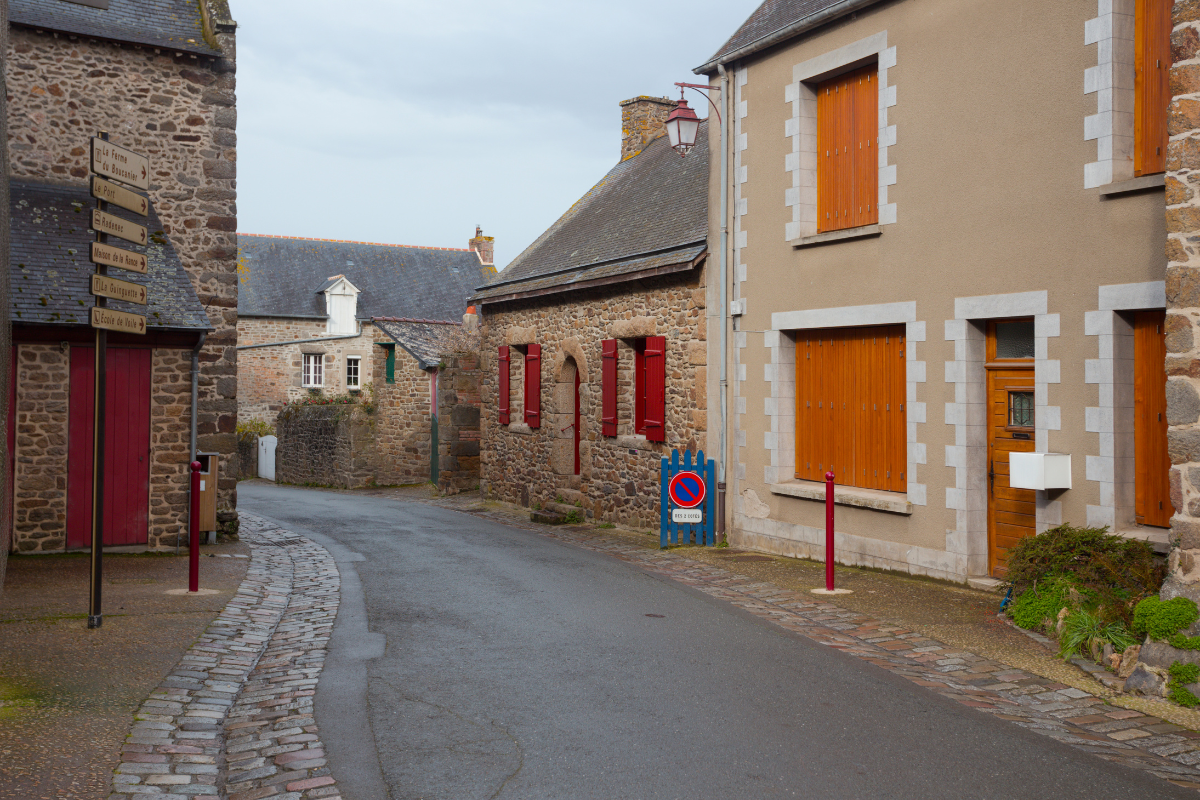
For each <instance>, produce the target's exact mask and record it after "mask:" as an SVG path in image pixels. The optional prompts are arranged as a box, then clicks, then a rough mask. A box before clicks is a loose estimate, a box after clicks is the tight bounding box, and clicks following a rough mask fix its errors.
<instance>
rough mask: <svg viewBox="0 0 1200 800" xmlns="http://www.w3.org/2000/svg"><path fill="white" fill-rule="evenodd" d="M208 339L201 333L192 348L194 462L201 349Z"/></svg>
mask: <svg viewBox="0 0 1200 800" xmlns="http://www.w3.org/2000/svg"><path fill="white" fill-rule="evenodd" d="M206 338H208V334H207V333H206V332H204V331H201V332H200V341H198V342H196V346H195V347H193V348H192V439H191V447H190V449H189V452H190V453H191V454H192V458H191V460H192V461H195V460H196V395H197V394H198V386H199V383H200V348H201V347H204V340H205V339H206Z"/></svg>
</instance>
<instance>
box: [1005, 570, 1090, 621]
mask: <svg viewBox="0 0 1200 800" xmlns="http://www.w3.org/2000/svg"><path fill="white" fill-rule="evenodd" d="M1073 588H1075V587H1074V583H1073V582H1072V581H1071V580H1070V579H1069V578H1064V577H1052V578H1049V579H1047V580H1045V581H1042V582H1041V583H1035V584H1034V585H1032V586H1030V587H1029V588H1028V589H1026V590H1025V591H1023V592H1022V593H1021V594H1019V595H1018V596H1017V599H1016V600H1014V601H1013V603H1012V605H1011V606H1009V607H1008V616H1009V618H1010V619H1011V620H1012V621H1013V622H1015V623H1016V624H1017V625H1018V626H1020V627H1022V628H1025V629H1026V630H1043V627H1044V626H1043V623H1044V622H1045V621H1046V620H1049V621H1050V622H1051V625H1053V623H1054V621H1055V618H1056V617H1057V616H1058V612H1059V609H1062V608H1065V607H1067V606H1069V605H1070V604H1071V602H1070V594H1071V589H1073Z"/></svg>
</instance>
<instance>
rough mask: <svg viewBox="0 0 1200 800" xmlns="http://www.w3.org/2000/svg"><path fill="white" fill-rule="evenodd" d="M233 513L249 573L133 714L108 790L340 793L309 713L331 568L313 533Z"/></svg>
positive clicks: (325, 634)
mask: <svg viewBox="0 0 1200 800" xmlns="http://www.w3.org/2000/svg"><path fill="white" fill-rule="evenodd" d="M240 517H241V526H242V527H241V535H242V540H243V541H245V542H247V543H248V544H249V545H250V547H251V550H252V552H253V556H252V560H251V562H250V566H249V568H248V570H247V572H246V577H245V579H244V580H243V581H242V585H241V586H240V587H238V592H237V595H236V596H235V597H234V598H233V599H232V600H230V601H229V604H228V605H226V607H225V609H224V610H223V611H222V612H221V614H220V616H218V617H217V619H215V620H214V621H213V623H212V624H211V625H210V626H209V627H208V629H207V630H205V632H204V633H203V634H202V635H201V636H200V638H199V639H198V640H197V642H196V644H195V645H193V646H192V648H191V649H190V650H189V651H188V652H187V654H186V655H185V656H184V657H183V658H182V659H181V660H180V662H179V664H178V665H177V666H176V667H175V669H174V670H172V672H171V674H170V675H168V676H167V677H166V678H165V679H164V680H163V682H162V684H161V685H160V686H159V688H158V689H157V690H155V691H154V692H153V693H152V694H151V695H150V697H149V699H147V700H146V702H145V703H143V704H142V707H141V709H140V710H139V711H138V713H137V714H136V715H135V717H134V724H133V729H132V732H131V733H130V735H129V737H128V739H127V740H126V743H125V745H124V747H123V748H122V757H121V764H120V766H119V767H117V769H116V771H115V773H114V775H113V793H112V794H111V795H110V797H109V800H134V799H135V798H144V797H147V796H151V797H154V798H158V799H159V800H190V799H192V798H194V799H195V800H218V799H220V800H225V799H226V798H228V800H259V798H271V797H278V798H281V800H282V798H287V800H300V799H301V798H317V797H320V798H327V799H328V800H337V798H338V790H337V786H336V784H335V782H334V779H333V778H332V777H331V776H330V774H329V768H328V767H327V766H326V764H325V757H324V756H325V753H324V748H323V747H322V745H321V741H320V738H319V737H318V733H317V726H316V722H315V720H314V718H313V697H314V695H315V693H316V692H315V690H316V684H317V679H318V677H319V675H320V672H321V666H322V664H323V663H324V659H325V648H326V645H327V643H328V641H329V636H330V633H331V632H332V630H333V622H334V618H335V617H336V616H337V608H338V588H339V577H338V572H337V567H336V566H335V564H334V561H333V558H332V557H331V556H330V555H329V553H328V552H326V550H325V548H323V547H320V546H319V545H317V544H314V543H313V542H311V541H310V540H308V539H305V538H303V537H300V536H297V535H296V534H294V533H292V532H291V531H287V530H283V529H280V528H277V527H276V526H275V525H273V524H271V523H268V522H266V521H265V520H263V519H261V518H259V517H256V516H253V515H249V514H245V513H243V514H241V515H240Z"/></svg>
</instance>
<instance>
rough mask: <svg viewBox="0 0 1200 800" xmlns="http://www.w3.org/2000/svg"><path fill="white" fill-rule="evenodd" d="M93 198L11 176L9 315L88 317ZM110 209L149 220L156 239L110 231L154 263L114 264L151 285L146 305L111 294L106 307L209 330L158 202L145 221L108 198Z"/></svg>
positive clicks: (44, 321) (57, 321) (155, 322)
mask: <svg viewBox="0 0 1200 800" xmlns="http://www.w3.org/2000/svg"><path fill="white" fill-rule="evenodd" d="M95 205H96V202H95V200H93V199H92V197H91V194H90V192H89V190H88V188H87V187H86V186H61V185H56V184H45V183H35V182H32V181H22V180H15V179H14V180H13V181H12V182H11V183H10V184H9V207H10V209H11V214H12V231H11V240H10V244H9V265H10V269H11V271H10V280H11V286H12V289H11V297H10V304H9V319H11V320H12V322H13V323H14V324H19V323H26V324H40V325H87V324H89V314H90V311H89V309H90V308H91V307H92V305H93V301H94V299H95V298H93V297H92V294H91V280H92V278H91V276H92V273H93V272H95V267H94V265H93V264H92V263H91V261H90V260H89V258H90V253H91V243H92V242H93V241H95V238H96V237H95V233H94V231H92V230H91V229H90V228H89V227H88V225H89V224H90V222H91V210H92V209H93V208H94V207H95ZM109 212H110V213H112V214H114V215H117V216H122V217H125V218H127V219H138V221H139V222H144V223H145V224H146V227H147V228H149V229H150V232H151V236H150V238H151V240H152V241H151V243H150V244H149V245H147V246H146V247H139V246H138V245H135V244H132V243H130V242H123V241H121V240H119V239H116V238H115V237H109V243H110V244H112V245H114V246H116V247H121V248H123V249H126V250H132V251H134V252H137V253H144V254H145V255H146V259H147V261H148V262H149V263H148V271H147V273H146V274H145V275H139V274H138V273H136V272H128V271H126V270H123V269H117V268H115V267H113V268H110V269H109V274H110V275H111V276H112V277H114V278H120V279H121V280H125V281H130V282H132V283H140V284H142V285H143V286H146V287H147V294H148V295H149V298H150V303H149V305H148V306H139V305H136V304H134V303H125V302H122V301H118V300H109V301H108V305H109V307H110V308H114V309H117V310H119V311H129V312H131V313H134V314H145V315H146V323H147V326H148V327H150V328H153V329H160V330H162V329H173V330H212V328H211V326H210V325H209V322H208V315H207V314H206V313H205V312H204V306H203V305H201V303H200V299H199V298H198V297H196V291H195V290H194V289H193V288H192V282H191V280H190V279H189V278H188V275H187V273H186V272H185V271H184V269H183V264H182V263H181V262H180V260H179V255H178V254H177V253H176V252H175V248H173V247H172V246H171V244H170V242H169V241H168V240H167V239H166V238H165V237H164V236H162V234H161V231H162V223H161V222H159V219H158V215H157V214H155V213H154V209H153V208H152V209H151V210H150V217H149V220H148V221H145V220H142V219H140V218H138V217H137V215H135V214H131V213H128V212H125V211H122V210H120V209H117V208H116V207H115V206H111V205H110V206H109ZM155 232H158V234H159V235H157V236H156V235H155ZM156 239H157V240H158V241H157V242H155V241H153V240H156Z"/></svg>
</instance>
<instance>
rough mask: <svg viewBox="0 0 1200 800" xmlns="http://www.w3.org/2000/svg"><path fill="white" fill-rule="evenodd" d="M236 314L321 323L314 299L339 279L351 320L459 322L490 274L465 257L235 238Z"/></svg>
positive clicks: (435, 250)
mask: <svg viewBox="0 0 1200 800" xmlns="http://www.w3.org/2000/svg"><path fill="white" fill-rule="evenodd" d="M237 270H238V280H239V282H240V283H239V286H238V314H239V315H242V316H251V317H252V316H276V317H319V318H321V319H324V318H325V298H324V297H323V296H322V295H320V294H318V292H319V291H320V290H321V289H322V288H326V287H327V285H328V283H329V278H330V276H333V275H345V276H346V279H347V280H349V281H350V282H351V283H353V284H354V285H355V286H356V287H357V288H358V289H360V290H361V294H359V296H358V318H359V319H362V320H368V319H370V318H372V317H408V318H417V319H437V320H452V321H453V320H460V319H462V315H463V313H464V312H465V311H466V310H467V305H468V304H467V298H468V297H469V296H470V294H471V291H472V290H473V289H474V288H475V287H476V286H478V285H479V284H480V283H481V282H483V281H485V280H487V279H488V278H489V277H491V276H492V275H493V274H495V269H494V268H493V267H490V266H488V267H485V266H482V265H481V264H480V263H479V256H477V255H475V253H474V251H471V250H460V249H457V248H447V247H407V246H403V245H393V244H372V243H368V242H346V241H339V240H332V239H301V238H288V237H283V236H260V235H257V234H248V233H239V234H238V264H237Z"/></svg>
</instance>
